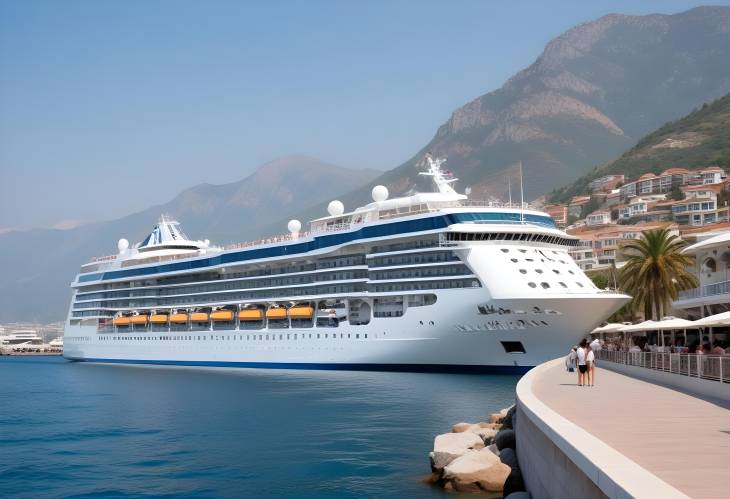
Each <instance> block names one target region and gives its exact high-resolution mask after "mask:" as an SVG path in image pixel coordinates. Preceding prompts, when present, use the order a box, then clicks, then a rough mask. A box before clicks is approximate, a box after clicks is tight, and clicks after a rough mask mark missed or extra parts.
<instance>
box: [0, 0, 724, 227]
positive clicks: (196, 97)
mask: <svg viewBox="0 0 730 499" xmlns="http://www.w3.org/2000/svg"><path fill="white" fill-rule="evenodd" d="M722 3H727V2H722ZM697 5H701V4H700V3H699V2H695V1H684V0H664V1H654V0H642V1H641V2H636V1H634V0H616V1H607V0H606V1H577V0H561V1H559V2H558V1H552V2H545V1H542V0H536V1H520V0H512V1H487V0H482V1H468V0H460V1H457V2H454V1H446V0H444V1H441V2H434V1H427V0H419V1H416V0H412V1H407V0H400V1H377V0H375V1H367V2H364V1H363V2H354V1H316V0H311V1H307V2H304V1H293V0H292V1H280V0H271V1H264V0H260V1H242V0H239V1H224V0H216V1H212V2H201V1H186V0H175V1H165V0H125V1H123V2H122V1H117V2H111V1H104V2H99V1H95V0H92V1H76V0H65V1H63V2H61V1H55V0H51V1H38V0H16V1H8V0H0V232H2V231H5V230H8V229H10V228H18V229H26V228H31V227H54V226H56V227H69V226H73V225H74V224H77V223H80V222H89V221H97V220H106V219H113V218H117V217H120V216H124V215H127V214H129V213H133V212H135V211H139V210H142V209H145V208H148V207H149V206H151V205H154V204H159V203H164V202H166V201H168V200H170V199H172V198H173V197H174V196H175V195H176V194H178V193H179V192H180V191H181V190H183V189H185V188H187V187H191V186H193V185H196V184H199V183H202V182H208V183H214V184H220V183H226V182H233V181H236V180H240V179H241V178H244V177H245V176H246V175H247V174H249V173H251V172H252V171H253V170H255V168H256V167H258V166H259V165H261V164H263V163H265V162H267V161H270V160H272V159H275V158H277V157H280V156H285V155H290V154H304V155H308V156H312V157H316V158H319V159H322V160H324V161H328V162H330V163H334V164H337V165H341V166H346V167H353V168H363V167H371V168H379V169H390V168H394V167H396V166H398V165H399V164H400V163H402V162H404V161H406V160H407V159H409V158H410V157H411V156H412V155H413V154H415V153H416V152H417V151H418V150H419V149H420V148H421V147H423V146H424V145H425V144H426V143H427V142H428V141H429V140H430V139H431V138H432V137H433V135H434V133H435V132H436V130H437V128H438V127H439V126H440V125H441V124H443V123H444V122H445V121H446V120H447V119H448V117H449V116H450V114H451V113H452V112H453V111H454V110H455V109H456V108H458V107H459V106H461V105H463V104H465V103H466V102H468V101H470V100H472V99H474V98H476V97H478V96H479V95H482V94H484V93H486V92H488V91H491V90H494V89H496V88H499V87H500V86H501V85H502V84H503V83H504V82H505V81H506V80H507V79H508V78H509V77H510V76H512V75H513V74H514V73H516V72H517V71H519V70H520V69H522V68H524V67H526V66H528V65H529V64H531V63H532V62H533V61H534V60H535V59H536V58H537V57H538V56H539V55H540V53H541V52H542V49H543V47H544V46H545V44H546V43H547V42H548V41H550V40H551V39H552V38H554V37H556V36H558V35H560V34H561V33H562V32H564V31H565V30H567V29H569V28H570V27H572V26H574V25H576V24H578V23H581V22H585V21H590V20H593V19H596V18H598V17H600V16H602V15H605V14H608V13H611V12H621V13H625V14H648V13H655V12H661V13H676V12H681V11H684V10H687V9H689V8H692V7H695V6H697Z"/></svg>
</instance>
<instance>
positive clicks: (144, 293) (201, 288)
mask: <svg viewBox="0 0 730 499" xmlns="http://www.w3.org/2000/svg"><path fill="white" fill-rule="evenodd" d="M470 274H471V271H470V270H469V268H468V267H466V266H465V265H463V264H459V265H451V266H446V267H433V268H418V269H402V270H381V271H377V272H372V273H371V275H370V278H371V279H373V280H388V279H407V278H414V277H439V276H454V275H470ZM313 277H314V276H308V277H292V278H286V279H276V280H271V281H270V282H268V283H267V282H266V280H262V281H253V282H252V281H243V282H232V283H220V284H206V285H198V286H185V287H180V288H172V289H157V290H152V289H147V288H141V289H139V290H135V291H130V290H127V291H114V292H106V293H94V294H79V295H77V298H76V300H77V301H82V300H83V301H86V300H94V299H98V298H100V299H109V298H130V297H145V298H148V297H151V296H152V297H154V296H179V295H184V294H196V293H197V294H201V293H210V292H216V291H226V290H236V289H241V290H246V289H255V288H266V287H269V286H290V285H298V284H312V283H313V281H312V279H313ZM367 278H368V272H367V271H366V270H363V271H351V272H336V273H335V274H334V275H333V276H331V278H330V276H327V278H326V279H325V278H324V277H322V278H317V279H316V282H321V281H324V282H328V281H330V280H346V279H367Z"/></svg>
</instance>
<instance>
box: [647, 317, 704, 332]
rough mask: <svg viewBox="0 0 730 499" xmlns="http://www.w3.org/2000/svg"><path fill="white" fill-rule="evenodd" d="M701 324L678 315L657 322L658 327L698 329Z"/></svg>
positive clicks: (664, 328) (659, 328)
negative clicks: (680, 317)
mask: <svg viewBox="0 0 730 499" xmlns="http://www.w3.org/2000/svg"><path fill="white" fill-rule="evenodd" d="M699 327H701V326H699V325H698V324H697V322H696V321H688V320H687V319H679V318H677V317H665V318H663V319H662V320H660V321H658V322H657V323H656V329H658V330H667V329H697V328H699Z"/></svg>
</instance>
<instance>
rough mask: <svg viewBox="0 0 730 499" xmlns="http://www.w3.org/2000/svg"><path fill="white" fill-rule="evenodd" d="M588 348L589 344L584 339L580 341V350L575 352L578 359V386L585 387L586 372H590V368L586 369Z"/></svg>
mask: <svg viewBox="0 0 730 499" xmlns="http://www.w3.org/2000/svg"><path fill="white" fill-rule="evenodd" d="M587 346H588V342H587V341H586V340H585V338H583V339H582V340H580V344H579V345H578V350H576V351H575V353H576V355H577V357H578V386H583V385H584V384H585V382H586V371H588V367H586V354H587V352H586V347H587Z"/></svg>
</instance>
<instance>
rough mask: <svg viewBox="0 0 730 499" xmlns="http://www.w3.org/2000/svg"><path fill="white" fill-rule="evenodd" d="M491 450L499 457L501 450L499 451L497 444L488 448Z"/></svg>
mask: <svg viewBox="0 0 730 499" xmlns="http://www.w3.org/2000/svg"><path fill="white" fill-rule="evenodd" d="M486 448H487V449H489V450H490V451H491V452H492V453H493V454H494V455H495V456H499V449H497V444H491V445H488V446H487V447H486Z"/></svg>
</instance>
